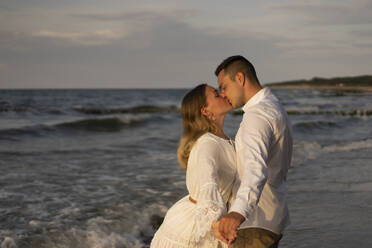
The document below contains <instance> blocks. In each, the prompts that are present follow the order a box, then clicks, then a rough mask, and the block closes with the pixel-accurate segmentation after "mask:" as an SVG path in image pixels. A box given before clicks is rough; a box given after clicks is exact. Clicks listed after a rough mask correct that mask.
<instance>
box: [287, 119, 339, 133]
mask: <svg viewBox="0 0 372 248" xmlns="http://www.w3.org/2000/svg"><path fill="white" fill-rule="evenodd" d="M334 127H341V125H340V124H338V123H336V122H331V121H309V122H299V123H296V124H294V125H293V128H294V129H298V130H303V131H306V130H313V129H326V128H334Z"/></svg>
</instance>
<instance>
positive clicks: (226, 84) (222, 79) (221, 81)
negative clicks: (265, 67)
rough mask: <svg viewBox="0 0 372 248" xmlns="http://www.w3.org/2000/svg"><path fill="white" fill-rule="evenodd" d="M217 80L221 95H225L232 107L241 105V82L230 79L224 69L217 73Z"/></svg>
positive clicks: (242, 93) (242, 96)
mask: <svg viewBox="0 0 372 248" xmlns="http://www.w3.org/2000/svg"><path fill="white" fill-rule="evenodd" d="M217 82H218V87H219V88H220V92H221V96H223V97H225V98H226V99H227V100H228V102H229V103H230V104H231V106H232V107H233V108H234V109H235V108H239V107H241V106H243V104H244V100H243V99H244V91H243V90H244V88H243V86H242V85H241V84H239V83H238V82H236V81H233V80H231V78H230V75H228V74H227V73H225V72H224V70H222V71H221V72H220V73H219V74H218V77H217Z"/></svg>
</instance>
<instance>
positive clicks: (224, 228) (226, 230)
mask: <svg viewBox="0 0 372 248" xmlns="http://www.w3.org/2000/svg"><path fill="white" fill-rule="evenodd" d="M244 220H245V218H244V216H243V215H241V214H239V213H237V212H231V213H229V214H228V215H225V216H223V217H222V218H221V219H220V221H219V228H218V229H219V232H220V233H221V235H222V236H223V237H224V239H225V240H228V244H231V243H232V242H233V241H234V240H235V239H236V236H237V233H238V231H237V229H238V227H239V226H240V224H242V223H243V222H244Z"/></svg>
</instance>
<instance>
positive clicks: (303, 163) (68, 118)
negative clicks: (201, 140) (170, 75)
mask: <svg viewBox="0 0 372 248" xmlns="http://www.w3.org/2000/svg"><path fill="white" fill-rule="evenodd" d="M186 91H187V90H3V91H1V92H0V156H1V160H0V168H1V172H2V173H1V174H0V244H1V248H3V247H25V248H26V247H27V248H28V247H30V248H33V247H35V248H36V247H38V248H39V247H48V248H52V247H58V248H59V247H61V248H62V247H79V248H80V247H82V248H84V247H95V248H101V247H102V248H105V247H146V246H147V245H148V244H149V242H150V240H151V237H152V235H153V233H154V228H153V227H154V226H157V225H158V224H159V221H160V219H161V216H164V214H165V212H166V210H167V209H168V208H169V207H170V206H171V205H172V204H173V203H174V202H175V201H177V200H178V199H180V198H181V197H183V195H185V194H186V187H185V175H184V172H182V171H181V170H180V169H179V166H178V164H177V159H176V149H177V144H178V139H179V136H180V134H181V120H180V113H179V106H180V102H181V99H182V96H183V95H184V94H185V93H186ZM274 93H275V94H276V95H277V96H278V97H279V98H280V99H281V101H282V102H283V105H284V107H285V108H286V110H287V111H288V112H289V113H290V119H291V122H292V124H293V129H294V139H295V142H294V156H293V163H292V168H291V169H290V171H289V175H288V198H289V208H290V214H291V218H292V225H291V226H290V227H289V228H288V230H287V232H286V234H285V235H284V238H283V239H282V241H281V246H283V247H370V246H371V245H372V241H370V240H371V239H370V238H369V237H370V236H371V235H372V231H371V230H372V224H371V223H372V221H371V220H372V208H371V207H370V206H371V205H372V194H371V191H372V153H371V151H372V129H371V126H372V116H371V115H367V112H368V111H370V110H372V105H371V102H372V101H371V99H372V95H371V93H364V92H334V91H316V90H309V89H305V90H288V89H286V90H275V91H274ZM354 110H355V111H354ZM355 112H356V113H357V114H355ZM342 113H343V114H342ZM240 120H241V116H240V115H232V114H231V115H229V116H228V117H227V119H226V121H225V130H226V132H227V133H228V135H229V136H230V137H234V135H235V133H236V131H237V128H238V126H239V122H240Z"/></svg>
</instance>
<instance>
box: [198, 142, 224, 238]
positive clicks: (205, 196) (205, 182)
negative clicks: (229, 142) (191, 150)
mask: <svg viewBox="0 0 372 248" xmlns="http://www.w3.org/2000/svg"><path fill="white" fill-rule="evenodd" d="M199 145H200V146H199V152H198V158H197V161H198V165H197V166H198V173H197V174H198V175H197V177H198V181H199V186H200V192H199V197H198V199H197V203H196V223H195V242H196V243H200V242H203V241H204V242H205V241H206V240H207V242H208V243H209V244H211V243H218V240H217V239H216V238H215V237H214V235H213V232H212V228H211V226H212V222H213V221H217V220H218V219H219V218H220V217H221V216H222V215H224V214H226V203H225V201H224V199H223V198H222V195H221V193H220V191H219V187H218V184H217V169H218V166H219V164H218V161H219V154H220V152H219V149H220V148H219V145H218V143H217V141H215V140H208V141H206V142H203V143H201V144H199Z"/></svg>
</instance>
